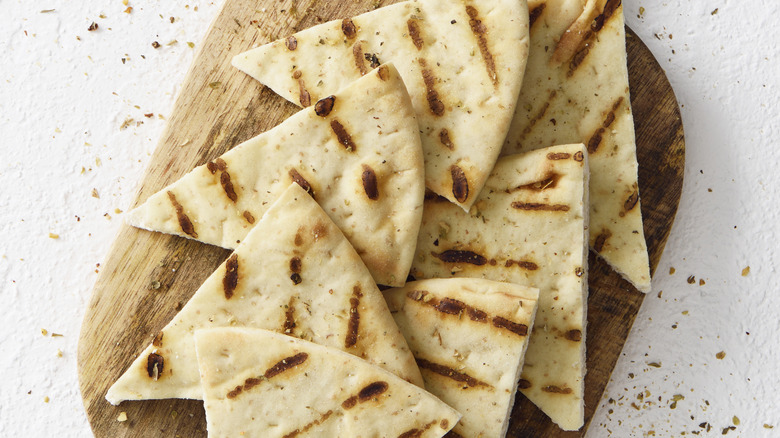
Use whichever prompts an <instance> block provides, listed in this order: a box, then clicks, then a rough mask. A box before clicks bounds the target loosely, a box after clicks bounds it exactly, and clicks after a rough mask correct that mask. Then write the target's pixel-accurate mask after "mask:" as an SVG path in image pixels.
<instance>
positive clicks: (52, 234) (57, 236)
mask: <svg viewBox="0 0 780 438" xmlns="http://www.w3.org/2000/svg"><path fill="white" fill-rule="evenodd" d="M59 238H60V235H59V234H55V233H49V239H59Z"/></svg>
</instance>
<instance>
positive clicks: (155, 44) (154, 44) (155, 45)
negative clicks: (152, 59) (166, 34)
mask: <svg viewBox="0 0 780 438" xmlns="http://www.w3.org/2000/svg"><path fill="white" fill-rule="evenodd" d="M152 47H154V48H155V49H159V48H160V43H158V42H157V41H152Z"/></svg>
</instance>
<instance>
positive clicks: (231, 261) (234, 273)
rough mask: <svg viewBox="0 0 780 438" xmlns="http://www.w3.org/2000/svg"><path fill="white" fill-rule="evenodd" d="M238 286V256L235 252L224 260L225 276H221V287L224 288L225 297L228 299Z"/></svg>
mask: <svg viewBox="0 0 780 438" xmlns="http://www.w3.org/2000/svg"><path fill="white" fill-rule="evenodd" d="M236 286H238V256H237V255H236V253H233V255H231V256H230V258H228V259H227V261H226V262H225V276H224V277H222V289H224V290H225V298H226V299H228V300H229V299H230V298H232V297H233V293H234V292H235V291H236Z"/></svg>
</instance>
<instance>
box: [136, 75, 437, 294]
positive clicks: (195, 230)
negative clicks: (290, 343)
mask: <svg viewBox="0 0 780 438" xmlns="http://www.w3.org/2000/svg"><path fill="white" fill-rule="evenodd" d="M416 123H417V122H416V120H415V116H414V111H413V109H412V107H411V103H410V100H409V95H408V94H407V92H406V88H405V87H404V84H403V81H402V80H401V78H400V76H399V75H398V72H397V71H396V69H395V68H394V67H393V66H392V65H384V66H381V67H380V68H378V69H375V70H373V71H371V72H369V73H367V74H366V75H365V76H364V77H362V78H361V79H360V80H358V81H356V82H354V83H353V84H350V85H349V86H348V87H346V88H344V89H343V90H341V91H339V92H338V93H336V94H334V95H331V96H322V99H321V100H320V101H319V102H317V103H316V104H315V105H314V106H313V107H311V108H306V109H305V110H303V111H300V112H299V113H297V114H295V115H293V116H292V117H290V118H289V119H287V120H285V121H284V122H282V123H281V124H280V125H278V126H276V127H275V128H273V129H271V130H269V131H267V132H265V133H263V134H260V135H259V136H257V137H255V138H253V139H251V140H248V141H246V142H244V143H242V144H240V145H238V146H236V147H235V148H233V149H232V150H230V151H229V152H227V153H225V154H224V155H222V156H221V157H219V158H217V159H215V160H214V161H212V162H209V163H206V164H205V165H202V166H199V167H196V168H195V169H194V170H193V171H192V172H190V173H189V174H187V175H185V176H184V177H183V178H181V179H180V180H179V181H176V182H175V183H173V184H172V185H170V186H168V187H166V188H165V189H163V190H162V191H160V192H158V193H156V194H154V195H152V196H151V197H149V199H147V200H146V202H144V204H143V205H141V206H139V207H138V208H136V209H134V210H132V211H131V212H130V213H129V214H128V217H127V222H128V223H129V224H130V225H133V226H136V227H140V228H145V229H148V230H152V231H162V232H164V233H170V234H176V235H179V236H182V237H188V238H191V239H196V240H199V241H201V242H206V243H210V244H212V245H217V246H221V247H224V248H229V249H234V248H235V247H236V245H238V244H239V243H240V242H241V241H242V240H244V238H245V237H246V235H247V233H248V232H249V230H251V229H252V227H253V226H254V223H255V222H256V221H257V220H260V218H261V217H262V216H263V214H264V213H265V211H266V210H267V209H268V206H270V205H271V203H272V202H273V201H274V200H275V199H276V198H277V197H278V196H279V195H280V194H281V193H282V192H283V191H284V190H285V189H286V188H287V186H288V185H289V184H290V182H297V183H298V184H300V185H301V186H302V187H304V188H306V189H307V190H308V191H309V193H310V194H311V195H312V196H313V197H314V199H316V200H317V202H319V203H320V205H321V206H322V208H323V209H324V210H325V211H326V212H327V213H328V215H329V216H330V218H331V219H333V221H334V222H335V223H336V225H338V226H339V228H341V230H342V231H343V232H344V234H345V235H346V236H347V239H348V240H349V241H350V243H351V244H352V245H353V246H354V247H355V249H356V250H357V252H358V254H360V256H361V257H362V259H363V262H365V264H366V265H367V266H368V269H369V271H370V272H371V275H373V277H374V279H375V280H376V282H377V283H379V284H384V285H387V286H400V285H403V284H404V281H405V280H406V276H407V274H408V273H409V267H410V266H411V263H412V256H413V254H414V242H415V240H416V238H417V230H418V228H419V224H420V217H421V215H422V201H423V196H424V192H425V188H424V177H423V161H422V150H421V147H420V136H419V133H418V132H417V125H416Z"/></svg>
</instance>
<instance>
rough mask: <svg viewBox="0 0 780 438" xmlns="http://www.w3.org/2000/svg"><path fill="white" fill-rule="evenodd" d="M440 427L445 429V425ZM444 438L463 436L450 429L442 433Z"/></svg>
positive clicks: (461, 437) (459, 437) (460, 437)
mask: <svg viewBox="0 0 780 438" xmlns="http://www.w3.org/2000/svg"><path fill="white" fill-rule="evenodd" d="M442 421H445V420H442ZM442 429H446V427H442ZM444 438H463V435H461V434H459V433H457V432H455V431H453V430H451V431H449V432H447V433H446V434H445V435H444Z"/></svg>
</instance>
